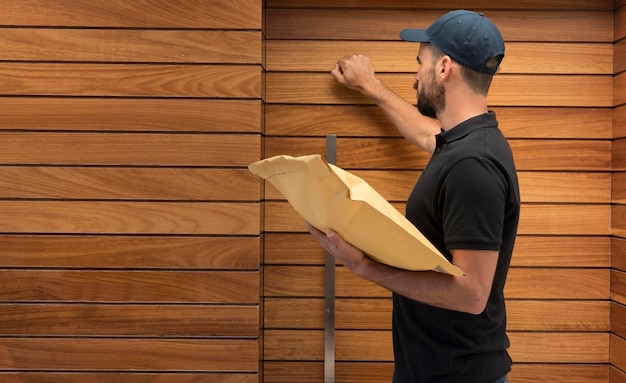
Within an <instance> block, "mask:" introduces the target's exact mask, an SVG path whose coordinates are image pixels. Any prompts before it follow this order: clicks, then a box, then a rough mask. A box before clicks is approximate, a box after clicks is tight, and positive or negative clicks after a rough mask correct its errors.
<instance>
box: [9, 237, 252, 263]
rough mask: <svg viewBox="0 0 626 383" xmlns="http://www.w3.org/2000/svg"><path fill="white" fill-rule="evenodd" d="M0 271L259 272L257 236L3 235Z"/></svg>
mask: <svg viewBox="0 0 626 383" xmlns="http://www.w3.org/2000/svg"><path fill="white" fill-rule="evenodd" d="M0 248H1V249H2V252H1V253H0V267H41V268H46V267H58V268H81V269H86V268H106V269H125V268H129V269H229V270H235V269H237V270H255V269H258V268H259V263H260V258H261V257H260V254H261V252H262V244H261V237H238V238H233V237H160V236H126V235H125V236H77V235H52V236H51V235H1V236H0Z"/></svg>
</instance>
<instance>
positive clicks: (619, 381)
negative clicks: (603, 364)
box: [609, 366, 626, 383]
mask: <svg viewBox="0 0 626 383" xmlns="http://www.w3.org/2000/svg"><path fill="white" fill-rule="evenodd" d="M609 373H610V382H611V383H626V372H624V371H622V370H618V369H617V368H615V367H613V366H610V367H609Z"/></svg>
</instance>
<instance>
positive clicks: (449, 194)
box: [438, 158, 507, 251]
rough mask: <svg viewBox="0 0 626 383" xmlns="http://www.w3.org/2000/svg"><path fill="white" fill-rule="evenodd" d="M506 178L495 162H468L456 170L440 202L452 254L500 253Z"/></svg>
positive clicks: (451, 172)
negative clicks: (454, 251) (454, 250)
mask: <svg viewBox="0 0 626 383" xmlns="http://www.w3.org/2000/svg"><path fill="white" fill-rule="evenodd" d="M506 192H507V185H506V178H505V177H504V175H503V174H502V172H501V171H500V170H499V169H498V167H497V166H495V164H494V163H493V162H492V161H489V160H488V159H482V158H466V159H463V160H460V161H458V162H457V163H456V164H454V165H453V166H452V168H451V169H450V172H449V173H448V175H447V177H446V179H445V181H444V184H443V188H442V189H441V196H440V197H441V198H440V199H439V201H440V205H439V206H438V208H439V209H441V212H442V217H443V221H442V223H443V229H444V241H445V244H446V247H447V248H448V250H451V249H468V250H496V251H498V250H500V246H501V245H502V231H503V227H504V216H505V208H506Z"/></svg>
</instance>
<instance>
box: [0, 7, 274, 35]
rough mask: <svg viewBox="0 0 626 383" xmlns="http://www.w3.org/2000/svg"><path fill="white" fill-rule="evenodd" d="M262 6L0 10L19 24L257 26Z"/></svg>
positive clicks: (10, 22)
mask: <svg viewBox="0 0 626 383" xmlns="http://www.w3.org/2000/svg"><path fill="white" fill-rule="evenodd" d="M262 7H263V4H262V2H261V1H259V0H200V1H194V2H191V3H188V2H184V3H178V2H169V1H157V2H154V1H151V0H138V1H134V2H133V3H128V2H127V1H124V0H111V1H108V0H107V1H92V0H77V1H72V2H71V3H70V2H67V1H63V0H31V1H27V2H19V3H16V4H8V3H7V4H3V5H1V6H0V14H2V15H3V20H4V21H3V23H4V24H6V25H19V26H63V27H74V26H84V27H91V28H92V27H113V28H127V27H133V28H215V29H228V28H233V29H261V17H262ZM42 9H45V10H46V12H41V10H42Z"/></svg>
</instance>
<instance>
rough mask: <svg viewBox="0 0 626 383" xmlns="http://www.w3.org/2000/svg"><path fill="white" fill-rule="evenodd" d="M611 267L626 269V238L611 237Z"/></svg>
mask: <svg viewBox="0 0 626 383" xmlns="http://www.w3.org/2000/svg"><path fill="white" fill-rule="evenodd" d="M611 267H612V268H614V269H617V270H621V271H626V240H625V239H624V238H617V237H612V238H611Z"/></svg>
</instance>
